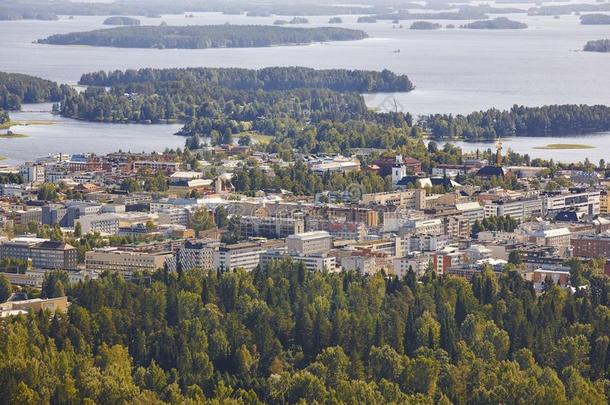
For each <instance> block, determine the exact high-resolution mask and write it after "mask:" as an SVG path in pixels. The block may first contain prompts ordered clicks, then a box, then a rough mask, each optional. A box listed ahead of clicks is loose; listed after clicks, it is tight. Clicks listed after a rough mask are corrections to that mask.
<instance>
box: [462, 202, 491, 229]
mask: <svg viewBox="0 0 610 405" xmlns="http://www.w3.org/2000/svg"><path fill="white" fill-rule="evenodd" d="M455 208H456V209H457V210H458V211H459V212H460V214H461V216H462V217H463V218H464V219H465V220H466V221H468V223H469V224H470V226H472V224H474V222H475V221H477V220H478V221H481V220H483V218H485V210H484V209H483V207H482V206H481V204H479V203H478V202H467V203H460V204H455Z"/></svg>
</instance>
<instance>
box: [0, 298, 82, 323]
mask: <svg viewBox="0 0 610 405" xmlns="http://www.w3.org/2000/svg"><path fill="white" fill-rule="evenodd" d="M69 305H70V303H69V302H68V297H65V296H64V297H57V298H48V299H42V298H34V299H31V300H24V301H9V302H5V303H1V304H0V318H5V317H7V316H15V315H22V314H27V313H28V312H29V311H30V310H32V311H34V312H35V313H36V312H39V311H50V312H56V311H58V312H67V311H68V306H69Z"/></svg>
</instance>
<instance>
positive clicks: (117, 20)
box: [103, 16, 140, 26]
mask: <svg viewBox="0 0 610 405" xmlns="http://www.w3.org/2000/svg"><path fill="white" fill-rule="evenodd" d="M103 24H104V25H125V26H134V25H140V20H138V19H137V18H131V17H123V16H115V17H108V18H106V19H105V20H104V23H103Z"/></svg>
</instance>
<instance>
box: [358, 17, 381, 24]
mask: <svg viewBox="0 0 610 405" xmlns="http://www.w3.org/2000/svg"><path fill="white" fill-rule="evenodd" d="M357 22H359V23H361V24H362V23H369V24H372V23H376V22H377V19H376V18H375V17H373V16H362V17H358V20H357Z"/></svg>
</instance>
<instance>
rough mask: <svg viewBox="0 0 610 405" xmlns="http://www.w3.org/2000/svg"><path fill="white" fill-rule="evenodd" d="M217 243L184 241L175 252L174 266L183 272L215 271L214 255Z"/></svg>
mask: <svg viewBox="0 0 610 405" xmlns="http://www.w3.org/2000/svg"><path fill="white" fill-rule="evenodd" d="M218 246H219V244H218V242H217V241H209V242H206V241H188V240H187V241H185V242H184V245H182V246H181V247H180V248H179V249H178V251H177V252H176V265H177V267H180V268H181V269H182V270H183V271H189V270H192V269H203V270H215V267H214V255H215V253H216V251H217V250H218Z"/></svg>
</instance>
